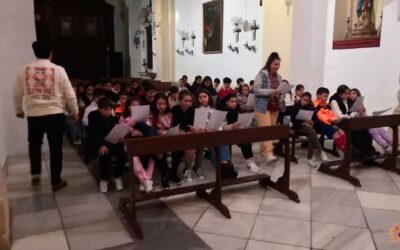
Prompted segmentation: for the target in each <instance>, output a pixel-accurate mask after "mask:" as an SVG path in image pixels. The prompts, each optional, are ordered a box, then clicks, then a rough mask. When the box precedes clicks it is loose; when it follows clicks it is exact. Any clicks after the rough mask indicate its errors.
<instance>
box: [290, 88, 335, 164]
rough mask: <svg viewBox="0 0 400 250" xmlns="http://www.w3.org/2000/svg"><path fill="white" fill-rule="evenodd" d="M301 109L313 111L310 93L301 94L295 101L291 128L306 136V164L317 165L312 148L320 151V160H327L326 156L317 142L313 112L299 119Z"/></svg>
mask: <svg viewBox="0 0 400 250" xmlns="http://www.w3.org/2000/svg"><path fill="white" fill-rule="evenodd" d="M301 110H304V111H311V112H313V113H314V112H315V109H314V107H313V105H312V103H311V94H310V93H309V92H305V93H303V94H302V95H301V98H300V100H299V102H297V103H295V104H294V106H293V113H292V117H291V120H292V124H293V127H292V128H293V130H294V131H296V133H298V134H300V135H304V136H307V139H308V154H307V160H308V165H310V166H311V167H317V166H318V165H319V164H318V163H317V162H316V161H315V160H314V159H313V155H314V149H317V150H318V151H319V153H320V156H321V160H322V161H327V160H328V156H327V155H326V154H325V152H324V151H323V150H322V146H321V144H320V142H319V138H318V135H317V132H316V131H315V129H314V118H315V117H314V114H313V115H312V117H311V118H310V119H299V117H298V114H299V112H300V111H301Z"/></svg>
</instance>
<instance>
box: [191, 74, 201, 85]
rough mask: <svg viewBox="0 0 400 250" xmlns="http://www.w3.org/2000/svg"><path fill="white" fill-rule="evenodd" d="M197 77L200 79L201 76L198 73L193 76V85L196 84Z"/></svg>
mask: <svg viewBox="0 0 400 250" xmlns="http://www.w3.org/2000/svg"><path fill="white" fill-rule="evenodd" d="M198 79H202V77H201V76H200V75H198V76H196V77H195V78H194V81H193V85H194V84H196V81H197V80H198Z"/></svg>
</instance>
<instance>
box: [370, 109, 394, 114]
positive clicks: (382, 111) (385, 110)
mask: <svg viewBox="0 0 400 250" xmlns="http://www.w3.org/2000/svg"><path fill="white" fill-rule="evenodd" d="M391 109H392V108H388V109H384V110H379V111H375V112H372V115H373V116H380V115H383V114H384V113H386V112H388V111H389V110H391Z"/></svg>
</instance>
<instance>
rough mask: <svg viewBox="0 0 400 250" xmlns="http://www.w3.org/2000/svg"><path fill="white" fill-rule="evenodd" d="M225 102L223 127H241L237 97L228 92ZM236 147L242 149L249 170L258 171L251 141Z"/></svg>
mask: <svg viewBox="0 0 400 250" xmlns="http://www.w3.org/2000/svg"><path fill="white" fill-rule="evenodd" d="M245 86H247V85H245ZM243 89H244V87H243V88H242V90H243ZM225 102H226V107H227V109H226V111H228V113H227V114H226V122H227V125H225V126H224V127H223V129H224V130H230V129H239V128H241V125H240V124H239V123H238V118H239V113H240V106H239V104H238V98H237V97H236V95H232V94H230V95H227V96H226V97H225ZM238 147H239V148H240V150H241V151H242V155H243V157H244V159H245V160H246V165H247V168H248V169H249V171H250V172H252V173H255V174H257V173H259V172H260V169H259V168H258V166H257V164H256V162H255V161H254V155H253V149H252V144H251V143H246V144H239V145H238Z"/></svg>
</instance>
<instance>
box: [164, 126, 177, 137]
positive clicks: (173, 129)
mask: <svg viewBox="0 0 400 250" xmlns="http://www.w3.org/2000/svg"><path fill="white" fill-rule="evenodd" d="M179 126H180V124H179V125H178V126H175V127H173V128H170V129H168V131H167V133H165V135H178V134H179Z"/></svg>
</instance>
